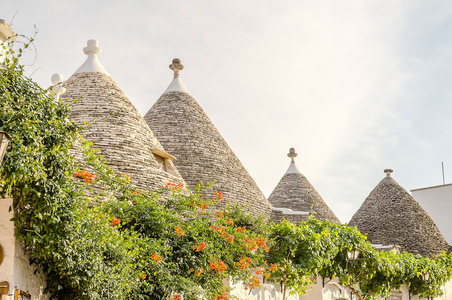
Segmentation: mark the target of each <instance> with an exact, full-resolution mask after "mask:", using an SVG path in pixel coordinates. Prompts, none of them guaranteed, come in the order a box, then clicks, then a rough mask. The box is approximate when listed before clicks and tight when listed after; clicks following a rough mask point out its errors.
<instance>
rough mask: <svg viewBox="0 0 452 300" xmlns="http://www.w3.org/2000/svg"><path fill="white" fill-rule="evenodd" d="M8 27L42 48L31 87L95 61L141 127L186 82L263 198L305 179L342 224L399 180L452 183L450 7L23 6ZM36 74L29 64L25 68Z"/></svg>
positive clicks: (12, 1) (6, 9)
mask: <svg viewBox="0 0 452 300" xmlns="http://www.w3.org/2000/svg"><path fill="white" fill-rule="evenodd" d="M1 8H2V10H1V12H2V15H0V18H3V19H5V20H6V21H7V22H9V23H10V22H11V20H12V18H13V16H14V15H15V17H14V20H13V21H12V28H13V30H14V31H16V32H17V33H21V34H25V35H28V36H30V35H33V33H34V30H35V29H34V25H36V28H37V31H38V34H37V37H36V42H35V45H36V48H37V59H36V61H35V62H34V64H33V65H32V66H30V67H29V73H30V74H31V73H32V72H34V73H33V78H34V79H35V80H36V81H37V82H38V83H40V84H41V85H43V86H48V85H50V76H51V75H52V74H53V73H56V72H59V73H61V74H63V76H64V78H65V79H67V78H69V76H71V74H72V73H73V72H74V71H75V70H76V69H77V68H78V67H79V66H80V65H81V64H82V63H83V62H84V61H85V58H86V56H85V55H84V54H83V50H82V49H83V47H85V46H86V41H87V40H88V39H97V40H98V41H99V44H100V47H101V48H103V50H104V52H103V53H102V54H101V55H100V57H99V59H100V61H101V63H102V65H103V66H104V67H105V69H106V70H107V71H108V72H109V73H110V75H111V76H112V77H113V79H114V80H115V81H116V82H117V83H118V84H119V86H120V87H121V88H122V89H123V90H124V91H125V93H126V94H127V95H128V97H129V98H130V100H131V101H132V102H133V103H134V105H135V106H136V107H137V109H138V110H139V111H140V112H141V113H142V114H143V115H144V114H145V113H146V112H147V111H148V109H149V108H150V107H151V106H152V105H153V104H154V103H155V102H156V101H157V99H158V98H159V96H160V95H161V94H162V93H163V91H164V90H165V89H166V87H167V86H168V85H169V83H170V82H171V80H172V71H171V70H170V69H169V68H168V65H169V64H170V63H171V60H172V59H173V58H175V57H178V58H180V59H181V60H182V63H183V64H184V66H185V69H184V70H183V71H182V72H181V79H182V81H183V82H184V84H185V86H186V87H187V89H188V90H189V91H190V93H191V95H192V96H193V97H194V98H195V99H196V100H197V101H198V102H199V103H200V105H201V106H202V107H203V108H204V110H205V111H206V113H207V114H208V116H209V117H210V118H211V119H212V121H213V122H214V124H215V125H216V127H217V128H218V130H219V131H220V133H221V134H222V135H223V137H224V138H225V139H226V141H227V142H228V143H229V145H230V147H231V148H232V149H233V150H234V151H235V153H236V155H237V156H238V157H239V159H240V160H241V161H242V163H243V164H244V165H245V167H246V168H247V170H248V171H249V173H250V174H251V176H252V177H253V178H254V180H255V181H256V182H257V184H258V185H259V187H260V188H261V189H262V191H263V192H264V194H265V195H266V196H268V195H269V194H270V193H271V191H272V190H273V189H274V188H275V186H276V185H277V183H278V182H279V180H280V179H281V177H282V176H283V174H284V172H285V171H286V169H287V168H288V166H289V162H290V159H289V158H288V157H287V156H286V154H287V153H288V150H289V148H290V147H295V149H296V152H297V153H298V157H297V159H296V162H297V165H298V167H299V169H300V170H301V172H302V173H303V174H304V175H305V176H306V177H307V178H308V180H309V181H310V182H311V183H312V184H313V185H314V187H315V188H316V189H317V191H318V192H319V193H320V195H321V196H322V197H323V199H324V200H325V201H326V202H327V204H328V205H329V206H330V208H331V209H332V210H333V212H335V213H336V215H337V216H338V217H339V218H340V220H341V221H342V222H348V221H349V220H350V218H351V217H352V215H353V214H354V213H355V212H356V210H357V209H358V208H359V206H360V205H361V203H362V202H363V201H364V199H365V198H366V197H367V195H368V194H369V193H370V192H371V190H372V189H373V188H374V187H375V186H376V185H377V184H378V182H379V181H380V180H381V179H382V178H383V177H384V173H383V169H385V168H392V169H394V173H393V177H394V179H395V180H396V181H397V182H399V184H401V185H402V186H403V187H404V188H406V189H407V190H410V189H415V188H421V187H427V186H432V185H440V184H442V174H441V162H444V164H445V168H446V183H449V182H450V178H451V176H452V175H451V176H449V174H452V157H451V153H452V132H451V131H452V117H451V113H452V102H451V100H450V99H451V97H452V84H451V79H452V42H451V41H452V2H450V1H436V0H428V1H416V0H405V1H398V0H388V1H384V0H374V1H362V0H356V1H337V0H331V1H321V0H319V1H304V0H297V1H287V0H285V1H263V0H260V1H246V0H241V1H232V2H231V1H187V0H172V1H149V0H147V1H144V0H143V1H139V0H136V1H127V2H126V1H116V0H108V1H107V0H102V1H92V0H91V1H86V0H78V1H56V0H53V1H46V0H43V1H33V0H28V1H22V0H6V2H5V1H3V2H2V5H1ZM26 62H27V63H32V62H33V56H27V59H26Z"/></svg>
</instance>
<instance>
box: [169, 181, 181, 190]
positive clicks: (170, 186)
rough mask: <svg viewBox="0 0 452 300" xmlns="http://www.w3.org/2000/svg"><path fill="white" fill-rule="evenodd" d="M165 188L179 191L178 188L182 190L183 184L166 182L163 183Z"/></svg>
mask: <svg viewBox="0 0 452 300" xmlns="http://www.w3.org/2000/svg"><path fill="white" fill-rule="evenodd" d="M165 188H167V189H168V188H169V189H171V190H173V191H180V190H182V189H183V188H184V185H183V184H182V183H178V184H175V183H172V182H168V183H167V184H166V185H165Z"/></svg>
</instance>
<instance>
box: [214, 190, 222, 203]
mask: <svg viewBox="0 0 452 300" xmlns="http://www.w3.org/2000/svg"><path fill="white" fill-rule="evenodd" d="M214 196H215V197H214V198H213V199H212V200H213V201H214V202H215V201H218V200H223V199H224V198H223V194H222V193H217V192H215V194H214Z"/></svg>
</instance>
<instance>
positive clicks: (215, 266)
mask: <svg viewBox="0 0 452 300" xmlns="http://www.w3.org/2000/svg"><path fill="white" fill-rule="evenodd" d="M209 267H210V268H211V269H212V270H214V271H219V272H223V271H225V270H226V269H227V268H228V267H227V266H226V265H225V264H224V262H223V261H221V260H216V261H214V262H211V263H210V266H209Z"/></svg>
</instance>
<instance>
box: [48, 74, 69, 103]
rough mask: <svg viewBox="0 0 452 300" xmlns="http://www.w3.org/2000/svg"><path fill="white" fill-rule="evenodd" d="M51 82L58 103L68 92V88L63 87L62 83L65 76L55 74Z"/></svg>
mask: <svg viewBox="0 0 452 300" xmlns="http://www.w3.org/2000/svg"><path fill="white" fill-rule="evenodd" d="M51 80H52V84H53V88H52V94H53V97H54V99H55V101H57V100H58V99H59V98H60V96H61V95H62V94H64V92H66V88H64V87H62V86H61V83H62V82H63V76H62V75H61V74H60V73H55V74H53V75H52V78H51Z"/></svg>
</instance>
